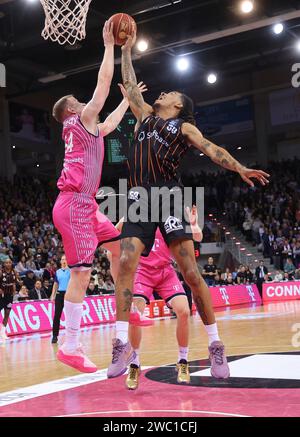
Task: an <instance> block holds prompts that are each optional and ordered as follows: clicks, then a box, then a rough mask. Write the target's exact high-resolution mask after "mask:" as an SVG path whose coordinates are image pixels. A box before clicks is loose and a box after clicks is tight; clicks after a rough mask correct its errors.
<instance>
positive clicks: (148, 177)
mask: <svg viewBox="0 0 300 437" xmlns="http://www.w3.org/2000/svg"><path fill="white" fill-rule="evenodd" d="M134 43H135V36H134V38H131V37H129V38H128V41H127V43H126V44H125V45H124V46H123V47H122V76H123V83H124V86H125V88H126V90H127V93H128V97H129V102H130V107H131V110H132V112H133V113H134V115H135V116H136V118H137V121H138V130H137V131H136V133H135V141H134V144H133V145H132V146H131V148H130V151H129V156H128V169H129V186H130V192H129V208H130V207H131V206H132V205H134V204H136V205H137V206H138V207H140V208H142V207H146V208H145V209H146V210H147V207H148V216H147V217H146V219H145V220H139V221H138V222H137V223H136V222H134V220H131V219H130V216H128V219H127V222H125V223H124V226H123V231H122V241H121V259H120V270H119V275H118V279H117V283H116V299H117V321H118V322H119V326H120V322H122V321H123V326H124V329H126V327H127V324H126V323H127V322H128V320H129V313H130V308H131V302H132V286H133V280H134V275H135V271H136V268H137V265H138V262H139V258H140V256H141V255H142V254H143V255H145V256H147V254H148V253H149V251H150V250H151V247H152V245H153V242H154V236H155V232H156V229H157V227H159V228H160V230H161V232H162V234H163V236H164V239H165V241H166V243H167V244H168V246H169V248H170V250H171V252H172V255H173V257H174V258H175V260H176V262H177V264H178V266H179V268H180V271H181V273H182V275H183V277H184V280H185V282H186V283H187V284H188V285H189V287H190V288H191V290H192V293H193V298H194V302H195V304H196V307H197V310H198V312H199V314H200V316H201V319H202V321H203V323H204V325H205V328H206V331H207V333H208V337H209V354H210V360H211V365H212V368H211V373H212V375H213V376H215V377H217V378H227V377H229V367H228V364H227V360H226V356H225V351H224V345H223V343H222V342H221V341H220V339H219V336H218V330H217V325H216V321H215V316H214V311H213V307H212V302H211V295H210V291H209V288H208V287H207V285H206V283H205V281H204V279H203V278H202V276H201V275H200V273H199V271H198V268H197V264H196V259H195V254H194V246H193V241H192V236H191V233H189V232H188V231H187V226H188V223H187V222H186V221H185V219H184V213H183V211H184V204H183V203H182V202H180V203H178V202H175V201H174V202H171V205H170V209H169V214H168V215H167V216H165V217H162V216H161V217H160V218H159V220H155V221H153V220H152V221H151V220H150V216H151V212H154V211H151V207H152V201H153V200H156V199H153V198H151V195H152V197H153V187H161V186H167V187H168V188H170V189H172V190H173V191H174V190H181V188H182V187H181V185H180V182H179V180H178V177H177V169H178V166H179V163H180V159H181V158H182V157H183V156H184V154H185V153H186V151H187V150H188V148H189V147H190V146H194V147H196V148H198V149H199V150H200V151H202V152H203V153H205V154H206V155H207V156H209V157H210V158H211V159H212V161H214V162H215V163H216V164H218V165H220V166H222V167H224V168H226V169H228V170H231V171H235V172H237V173H239V174H240V176H241V177H242V179H243V180H244V181H245V182H246V183H248V184H249V185H250V186H253V185H254V184H253V181H252V180H251V179H257V180H258V181H259V182H260V183H261V184H262V185H266V184H267V183H268V178H269V175H268V174H267V173H265V172H263V171H260V170H253V169H248V168H246V167H244V166H243V165H241V164H240V163H239V162H238V161H236V160H235V159H234V158H233V157H232V156H231V155H230V154H229V153H228V152H227V151H226V150H225V149H223V148H221V147H218V146H217V145H215V144H213V143H212V142H210V141H208V140H207V139H205V138H204V137H203V136H202V134H201V132H200V131H199V130H198V129H197V128H196V126H195V124H196V123H195V120H194V117H193V109H194V107H193V102H192V100H191V99H190V98H189V97H188V96H186V95H184V94H182V93H180V92H178V91H173V92H170V93H161V95H160V96H159V98H158V99H157V100H156V101H155V103H154V105H153V106H150V105H148V104H147V103H145V102H144V99H143V97H142V94H141V92H140V90H139V89H138V85H137V80H136V76H135V72H134V69H133V66H132V59H131V49H132V46H133V45H134ZM140 187H143V189H144V190H146V191H147V193H148V197H147V200H144V199H142V197H141V196H140V192H141V190H140ZM146 203H147V204H146ZM163 207H164V205H163V204H162V203H158V209H159V212H161V211H160V210H161V209H163ZM120 348H122V344H119V343H118V344H116V343H115V342H114V350H113V361H112V364H111V365H110V367H109V370H108V375H109V376H110V377H113V376H117V375H116V371H117V370H118V371H119V370H120V363H119V359H118V357H119V355H120V353H119V349H120ZM124 371H125V370H124ZM119 374H120V373H119Z"/></svg>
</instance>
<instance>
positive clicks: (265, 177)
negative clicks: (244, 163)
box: [239, 167, 270, 187]
mask: <svg viewBox="0 0 300 437" xmlns="http://www.w3.org/2000/svg"><path fill="white" fill-rule="evenodd" d="M239 174H240V176H241V178H242V179H243V181H245V182H246V183H247V184H248V185H250V187H254V183H253V181H252V180H251V179H257V180H258V181H259V182H260V183H261V185H268V183H269V177H270V175H269V174H268V173H266V172H264V171H262V170H254V169H252V168H246V167H243V169H242V170H241V171H240V172H239Z"/></svg>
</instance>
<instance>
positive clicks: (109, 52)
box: [81, 21, 115, 125]
mask: <svg viewBox="0 0 300 437" xmlns="http://www.w3.org/2000/svg"><path fill="white" fill-rule="evenodd" d="M103 41H104V46H105V52H104V57H103V61H102V64H101V67H100V70H99V73H98V81H97V86H96V89H95V91H94V94H93V97H92V99H91V100H90V101H89V102H88V104H87V105H86V107H85V108H84V109H83V111H82V114H81V120H82V122H83V123H84V124H86V125H90V124H92V123H95V122H97V119H98V115H99V112H100V111H101V109H102V108H103V106H104V103H105V101H106V99H107V97H108V94H109V89H110V85H111V81H112V78H113V74H114V43H115V41H114V36H113V23H109V22H108V21H106V23H105V25H104V28H103Z"/></svg>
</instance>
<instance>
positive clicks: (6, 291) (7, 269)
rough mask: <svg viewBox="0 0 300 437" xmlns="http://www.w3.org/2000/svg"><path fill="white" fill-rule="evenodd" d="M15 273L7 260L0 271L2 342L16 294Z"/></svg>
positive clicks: (0, 325)
mask: <svg viewBox="0 0 300 437" xmlns="http://www.w3.org/2000/svg"><path fill="white" fill-rule="evenodd" d="M17 280H18V278H17V273H16V272H15V270H14V269H13V263H12V261H11V259H9V258H8V259H7V260H6V261H4V263H3V268H2V270H1V271H0V311H2V310H3V309H4V318H3V320H2V324H0V338H1V339H2V340H3V341H4V340H6V339H7V336H6V332H5V329H6V325H7V322H8V319H9V315H10V311H11V308H12V303H13V299H14V295H15V294H16V283H17Z"/></svg>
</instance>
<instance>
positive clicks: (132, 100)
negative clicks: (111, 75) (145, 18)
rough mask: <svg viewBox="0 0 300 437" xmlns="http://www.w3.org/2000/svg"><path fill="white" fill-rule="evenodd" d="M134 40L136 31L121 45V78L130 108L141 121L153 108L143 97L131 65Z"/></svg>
mask: <svg viewBox="0 0 300 437" xmlns="http://www.w3.org/2000/svg"><path fill="white" fill-rule="evenodd" d="M135 40H136V33H135V34H134V36H133V37H128V39H127V42H126V44H124V45H123V46H122V78H123V84H124V87H125V89H126V91H127V93H128V97H129V104H130V109H131V110H132V112H133V114H134V115H135V117H136V119H137V120H138V121H139V122H141V121H143V119H144V118H145V117H147V116H148V115H150V114H152V112H153V109H152V106H150V105H148V104H147V103H145V101H144V99H143V96H142V93H141V90H140V88H139V86H138V83H137V79H136V75H135V72H134V68H133V65H132V57H131V50H132V47H133V45H134V43H135Z"/></svg>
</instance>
